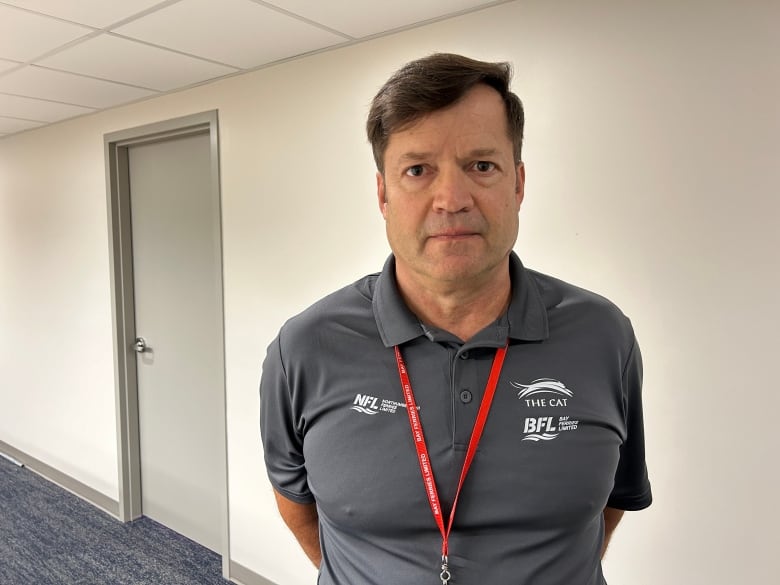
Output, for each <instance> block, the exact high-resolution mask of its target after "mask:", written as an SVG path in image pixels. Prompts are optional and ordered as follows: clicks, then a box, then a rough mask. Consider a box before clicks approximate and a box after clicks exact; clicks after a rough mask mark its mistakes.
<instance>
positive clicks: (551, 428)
mask: <svg viewBox="0 0 780 585" xmlns="http://www.w3.org/2000/svg"><path fill="white" fill-rule="evenodd" d="M511 384H512V386H513V387H514V388H518V389H519V390H520V391H519V392H518V393H517V398H518V399H519V400H522V401H523V402H525V405H526V407H528V408H565V407H567V406H568V405H569V400H570V399H571V398H572V397H573V396H574V392H572V391H571V390H569V389H568V388H567V387H566V385H565V384H564V383H563V382H560V381H558V380H553V379H552V378H539V379H538V380H534V381H533V382H531V383H530V384H520V383H519V382H511ZM539 395H542V396H539ZM556 418H557V421H556ZM579 422H580V421H578V420H571V419H570V418H569V416H558V417H555V416H530V417H526V419H525V422H524V423H523V433H524V434H525V436H524V437H523V439H522V440H523V441H534V442H539V441H552V440H553V439H555V438H556V437H558V435H560V434H561V433H562V432H566V431H576V430H577V426H578V425H579ZM556 424H557V426H556Z"/></svg>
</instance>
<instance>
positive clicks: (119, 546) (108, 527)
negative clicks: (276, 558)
mask: <svg viewBox="0 0 780 585" xmlns="http://www.w3.org/2000/svg"><path fill="white" fill-rule="evenodd" d="M221 567H222V560H221V558H220V557H219V555H217V554H216V553H214V552H212V551H210V550H208V549H206V548H204V547H202V546H200V545H199V544H197V543H195V542H193V541H191V540H189V539H187V538H185V537H183V536H181V535H180V534H177V533H176V532H173V531H172V530H169V529H168V528H166V527H164V526H162V525H160V524H158V523H157V522H154V521H153V520H150V519H149V518H141V519H139V520H136V521H135V522H130V523H127V524H123V523H122V522H119V521H118V520H116V519H115V518H112V517H111V516H109V515H108V514H106V513H105V512H103V511H102V510H100V509H98V508H95V507H94V506H92V505H91V504H88V503H86V502H85V501H83V500H81V499H80V498H78V497H76V496H74V495H72V494H71V493H69V492H67V491H65V490H63V489H62V488H60V487H58V486H56V485H54V484H53V483H51V482H49V481H47V480H45V479H43V478H42V477H40V476H38V475H36V474H35V473H33V472H32V471H30V470H28V469H26V468H22V467H18V466H16V465H14V464H13V463H11V462H10V461H7V460H5V459H3V458H1V457H0V584H2V585H98V584H100V585H103V584H111V585H141V584H144V585H148V584H154V585H226V584H228V583H229V581H226V580H224V579H223V578H222V569H221Z"/></svg>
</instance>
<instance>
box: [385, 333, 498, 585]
mask: <svg viewBox="0 0 780 585" xmlns="http://www.w3.org/2000/svg"><path fill="white" fill-rule="evenodd" d="M508 345H509V341H507V343H506V345H504V347H502V348H499V349H498V350H496V355H495V357H494V358H493V365H492V366H491V368H490V376H489V377H488V381H487V384H486V385H485V394H484V396H483V397H482V403H481V404H480V405H479V412H478V413H477V420H476V421H474V429H473V430H472V431H471V439H470V440H469V446H468V449H467V450H466V459H465V460H464V461H463V469H461V471H460V479H459V480H458V489H457V490H456V491H455V499H454V500H453V502H452V511H451V512H450V517H449V521H448V522H447V528H446V530H445V528H444V518H443V517H442V510H441V504H440V503H439V493H438V491H437V490H436V481H435V480H434V477H433V468H432V467H431V459H430V457H429V456H428V447H427V445H426V444H425V435H423V428H422V422H421V421H420V414H419V413H418V412H417V403H416V402H415V400H414V392H412V384H411V382H410V381H409V374H408V372H407V370H406V364H405V363H404V359H403V357H401V350H400V349H399V348H398V346H397V345H396V346H395V360H396V362H397V364H398V375H399V376H400V377H401V387H402V389H403V392H404V399H405V400H406V412H407V414H408V415H409V426H410V427H411V429H412V438H413V439H414V446H415V448H416V449H417V459H418V460H419V462H420V472H421V473H422V478H423V483H424V484H425V493H426V494H427V495H428V503H429V504H430V506H431V512H432V513H433V519H434V520H435V521H436V525H437V526H438V527H439V532H440V533H441V562H442V567H441V575H440V577H441V582H442V583H443V584H446V583H447V582H448V581H449V580H450V572H449V569H448V561H447V555H448V554H449V539H450V531H451V530H452V521H453V519H454V518H455V508H456V506H457V505H458V497H459V496H460V490H461V488H462V487H463V481H464V480H465V479H466V475H467V474H468V472H469V467H471V462H472V460H473V459H474V455H475V454H476V452H477V445H479V440H480V438H481V437H482V430H483V429H484V428H485V423H486V422H487V417H488V413H489V412H490V404H491V403H492V402H493V395H494V394H495V391H496V386H497V385H498V377H499V375H500V374H501V366H502V365H503V363H504V356H505V355H506V349H507V347H508Z"/></svg>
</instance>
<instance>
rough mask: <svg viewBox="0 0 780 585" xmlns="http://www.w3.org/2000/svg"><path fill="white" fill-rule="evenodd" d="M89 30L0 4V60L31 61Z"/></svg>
mask: <svg viewBox="0 0 780 585" xmlns="http://www.w3.org/2000/svg"><path fill="white" fill-rule="evenodd" d="M90 32H92V29H89V28H86V27H83V26H79V25H76V24H70V23H68V22H62V21H61V20H56V19H54V18H49V17H48V16H40V15H38V14H32V13H30V12H27V11H25V10H19V9H18V8H13V7H11V6H6V5H5V4H0V57H3V58H5V59H12V60H15V61H31V60H32V59H35V58H36V57H40V56H41V55H43V54H44V53H47V52H48V51H51V50H52V49H54V48H56V47H59V46H60V45H62V44H64V43H68V42H70V41H72V40H74V39H77V38H79V37H83V36H84V35H86V34H89V33H90Z"/></svg>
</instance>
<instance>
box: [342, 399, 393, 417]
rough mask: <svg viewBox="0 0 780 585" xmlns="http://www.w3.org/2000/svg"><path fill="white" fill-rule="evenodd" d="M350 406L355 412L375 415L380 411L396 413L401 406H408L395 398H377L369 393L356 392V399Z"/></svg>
mask: <svg viewBox="0 0 780 585" xmlns="http://www.w3.org/2000/svg"><path fill="white" fill-rule="evenodd" d="M350 408H351V409H352V410H354V411H355V412H360V413H362V414H368V415H371V416H373V415H375V414H379V413H380V412H386V413H389V414H395V412H396V410H398V409H399V408H406V404H404V403H403V402H396V401H395V400H386V399H384V398H377V397H376V396H370V395H368V394H355V400H354V401H353V402H352V406H350Z"/></svg>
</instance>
